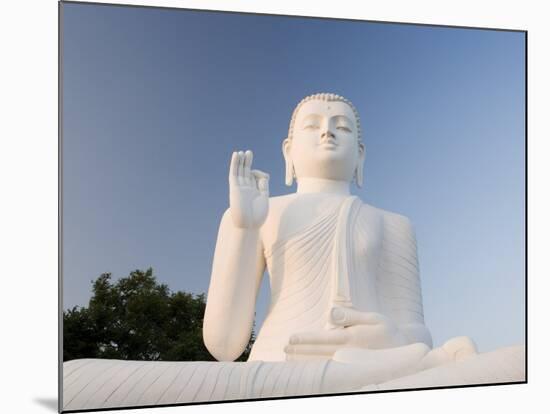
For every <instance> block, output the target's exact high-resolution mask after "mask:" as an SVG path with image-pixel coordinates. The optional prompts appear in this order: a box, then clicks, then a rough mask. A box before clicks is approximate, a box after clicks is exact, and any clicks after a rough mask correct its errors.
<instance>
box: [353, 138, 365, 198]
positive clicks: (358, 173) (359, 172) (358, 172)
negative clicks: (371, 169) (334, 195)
mask: <svg viewBox="0 0 550 414" xmlns="http://www.w3.org/2000/svg"><path fill="white" fill-rule="evenodd" d="M364 165H365V144H363V143H362V142H360V143H359V158H358V159H357V167H356V168H355V183H356V184H357V187H359V188H361V187H363V166H364Z"/></svg>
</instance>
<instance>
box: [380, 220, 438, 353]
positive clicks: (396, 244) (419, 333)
mask: <svg viewBox="0 0 550 414" xmlns="http://www.w3.org/2000/svg"><path fill="white" fill-rule="evenodd" d="M384 223H385V225H384V243H383V254H382V260H381V264H380V272H381V274H380V275H379V284H378V289H379V293H380V298H381V301H382V303H383V308H384V310H385V313H387V314H388V316H389V317H390V318H391V319H392V320H393V321H394V322H395V323H396V324H397V326H398V329H399V331H400V332H401V333H402V334H403V335H404V336H405V338H406V339H407V341H408V342H409V343H415V342H422V343H425V344H426V345H428V346H429V347H431V346H432V337H431V334H430V331H429V330H428V328H427V327H426V325H425V324H424V310H423V304H422V292H421V286H420V275H419V266H418V257H417V247H416V237H415V234H414V230H413V227H412V224H411V222H410V221H409V219H408V218H406V217H404V216H400V215H397V214H392V213H388V214H386V215H385V217H384Z"/></svg>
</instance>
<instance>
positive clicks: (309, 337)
mask: <svg viewBox="0 0 550 414" xmlns="http://www.w3.org/2000/svg"><path fill="white" fill-rule="evenodd" d="M348 340H349V332H348V331H346V330H344V329H332V330H330V331H314V332H301V333H297V334H294V335H292V336H291V337H290V340H289V344H290V345H298V344H308V345H341V344H345V343H346V342H348Z"/></svg>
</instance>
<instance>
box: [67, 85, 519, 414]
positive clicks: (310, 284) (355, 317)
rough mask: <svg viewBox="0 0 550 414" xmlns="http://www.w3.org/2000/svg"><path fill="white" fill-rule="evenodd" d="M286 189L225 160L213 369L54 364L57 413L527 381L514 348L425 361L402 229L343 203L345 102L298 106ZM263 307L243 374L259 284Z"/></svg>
mask: <svg viewBox="0 0 550 414" xmlns="http://www.w3.org/2000/svg"><path fill="white" fill-rule="evenodd" d="M283 155H284V158H285V163H286V183H287V184H288V185H291V184H292V183H293V180H296V181H297V191H296V193H293V194H289V195H285V196H280V197H271V198H270V197H269V185H268V182H269V176H268V175H267V174H266V173H264V172H261V171H258V170H253V169H252V152H251V151H246V152H235V153H233V155H232V158H231V163H230V169H229V209H228V210H227V211H226V212H225V214H224V216H223V218H222V220H221V224H220V229H219V233H218V239H217V244H216V250H215V254H214V262H213V266H212V277H211V283H210V288H209V291H208V298H207V306H206V313H205V318H204V327H203V336H204V341H205V344H206V346H207V348H208V350H209V351H210V352H211V354H212V355H213V356H214V357H215V358H216V359H218V360H219V361H223V362H169V361H155V362H153V361H150V362H143V361H113V360H75V361H68V362H65V363H64V369H63V408H64V409H65V410H69V409H89V408H109V407H120V406H135V405H139V406H144V405H158V404H174V403H189V402H197V401H219V400H241V399H246V398H265V397H267V398H269V397H279V396H289V395H311V394H328V393H341V392H352V391H358V390H376V389H403V388H411V387H413V388H418V387H434V386H449V385H465V384H480V383H497V382H521V381H524V380H525V370H524V360H525V355H524V353H525V350H524V347H523V346H517V347H509V348H503V349H500V350H497V351H493V352H489V353H485V354H477V351H476V348H475V345H474V343H473V341H472V340H470V339H469V338H467V337H458V338H454V339H451V340H450V341H448V342H446V343H445V344H444V345H443V346H441V347H440V348H435V349H431V348H432V339H431V335H430V332H429V330H428V329H427V327H426V326H425V325H424V316H423V307H422V295H421V288H420V279H419V271H418V261H417V252H416V241H415V236H414V232H413V230H412V226H411V223H410V221H409V220H408V219H407V218H406V217H404V216H401V215H399V214H395V213H390V212H387V211H383V210H380V209H378V208H375V207H372V206H370V205H368V204H365V203H363V202H362V201H361V200H360V199H359V198H358V197H355V196H352V195H350V184H351V183H352V181H353V180H355V182H356V183H357V185H358V186H361V184H362V181H363V163H364V158H365V147H364V145H363V143H362V141H361V129H360V123H359V116H358V114H357V111H356V110H355V108H354V107H353V105H352V104H351V103H350V102H349V101H348V100H346V99H345V98H343V97H341V96H338V95H334V94H328V93H322V94H316V95H311V96H308V97H306V98H304V99H303V100H302V101H301V102H300V103H299V104H298V106H297V107H296V109H295V110H294V113H293V115H292V119H291V122H290V128H289V134H288V137H287V138H286V139H285V140H284V141H283ZM266 269H267V271H268V273H269V278H270V286H271V306H270V308H269V311H268V314H267V317H266V318H265V321H264V322H263V325H262V326H261V329H260V331H259V333H258V336H257V339H256V341H255V343H254V346H253V348H252V352H251V355H250V359H249V361H248V362H231V361H234V360H235V359H236V358H238V357H239V356H240V355H241V354H242V352H243V351H244V349H245V347H246V345H247V344H248V341H249V339H250V335H251V330H252V325H253V319H254V311H255V305H256V297H257V295H258V290H259V287H260V283H261V279H262V277H263V274H264V271H265V270H266Z"/></svg>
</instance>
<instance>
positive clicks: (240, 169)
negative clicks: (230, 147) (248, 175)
mask: <svg viewBox="0 0 550 414" xmlns="http://www.w3.org/2000/svg"><path fill="white" fill-rule="evenodd" d="M238 155H239V162H238V163H237V181H238V183H239V185H243V184H244V182H243V172H244V152H242V151H239V152H238Z"/></svg>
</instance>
